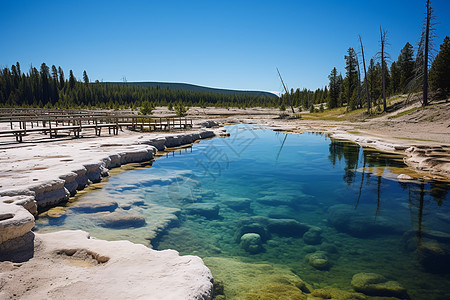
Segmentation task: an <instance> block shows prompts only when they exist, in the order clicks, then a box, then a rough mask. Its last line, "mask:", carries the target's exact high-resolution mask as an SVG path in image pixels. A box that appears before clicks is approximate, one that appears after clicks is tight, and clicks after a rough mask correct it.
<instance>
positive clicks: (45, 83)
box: [40, 63, 53, 104]
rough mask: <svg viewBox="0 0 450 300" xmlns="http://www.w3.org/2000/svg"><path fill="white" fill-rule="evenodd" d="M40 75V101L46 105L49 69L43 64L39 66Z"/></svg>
mask: <svg viewBox="0 0 450 300" xmlns="http://www.w3.org/2000/svg"><path fill="white" fill-rule="evenodd" d="M40 75H41V87H42V101H43V102H44V103H47V102H49V99H50V86H49V77H50V72H49V67H48V66H47V65H46V64H45V63H42V64H41V71H40ZM52 104H53V103H52Z"/></svg>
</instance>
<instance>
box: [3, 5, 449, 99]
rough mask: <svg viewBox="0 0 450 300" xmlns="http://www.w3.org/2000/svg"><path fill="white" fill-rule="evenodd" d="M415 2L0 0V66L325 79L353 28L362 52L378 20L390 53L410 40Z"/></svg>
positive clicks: (211, 78)
mask: <svg viewBox="0 0 450 300" xmlns="http://www.w3.org/2000/svg"><path fill="white" fill-rule="evenodd" d="M432 6H433V7H434V9H435V16H436V21H437V22H439V23H440V24H438V25H437V26H436V35H437V38H436V40H435V44H436V48H437V49H438V48H439V45H440V44H441V43H442V41H443V38H444V37H445V36H446V35H450V1H449V0H434V1H433V0H432ZM424 12H425V0H410V1H409V0H370V1H366V0H364V1H356V0H354V1H345V0H342V1H331V0H330V1H325V0H323V1H320V0H317V1H314V0H313V1H301V0H298V1H243V0H241V1H234V0H233V1H228V0H227V1H213V0H211V1H195V0H192V1H187V0H184V1H170V0H169V1H163V0H159V1H96V0H90V1H61V0H59V1H35V0H32V1H21V0H0V41H1V42H0V66H1V67H10V66H11V64H14V63H15V62H16V61H19V62H20V63H21V66H22V69H23V70H26V71H28V69H29V66H30V64H33V66H36V67H39V66H40V64H41V63H42V62H46V63H47V64H48V65H49V66H51V65H53V64H54V65H56V66H61V67H62V68H63V69H64V71H65V73H66V76H67V75H68V73H69V69H72V70H73V71H74V74H75V76H76V77H77V78H81V77H82V72H83V70H86V71H87V73H88V75H89V78H90V79H91V81H94V80H96V79H98V80H100V81H101V80H103V81H121V80H122V78H123V77H124V76H125V77H126V78H127V80H128V81H166V82H187V83H193V84H199V85H205V86H211V87H220V88H232V89H245V90H268V91H281V89H282V87H281V84H280V82H279V79H278V75H277V73H276V67H278V68H279V69H280V71H281V73H282V75H283V77H284V79H285V81H286V83H287V85H288V87H289V88H297V87H300V88H309V89H316V88H318V87H323V86H324V85H326V84H328V78H327V76H328V74H329V73H330V71H331V69H332V68H333V67H334V66H335V67H337V68H338V70H339V71H340V72H342V73H343V74H344V73H345V69H344V66H345V62H344V55H345V54H346V51H347V49H348V48H349V47H354V48H355V49H356V50H357V51H359V44H358V34H361V36H362V38H363V42H364V43H365V48H366V58H367V59H369V58H371V57H372V56H374V55H375V54H376V52H377V51H378V45H379V43H378V40H379V27H380V25H381V26H383V28H385V29H386V30H387V31H388V35H387V37H388V41H389V43H390V46H389V47H388V52H389V53H390V54H391V56H392V59H394V60H396V59H397V57H398V55H399V53H400V50H401V48H402V47H403V46H404V45H405V43H406V42H410V43H411V44H413V45H414V46H416V44H417V41H418V39H419V36H420V32H421V26H422V20H423V17H424Z"/></svg>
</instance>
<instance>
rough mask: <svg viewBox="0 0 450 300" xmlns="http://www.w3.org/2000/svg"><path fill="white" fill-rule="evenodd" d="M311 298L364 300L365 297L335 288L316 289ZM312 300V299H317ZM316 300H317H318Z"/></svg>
mask: <svg viewBox="0 0 450 300" xmlns="http://www.w3.org/2000/svg"><path fill="white" fill-rule="evenodd" d="M311 296H313V297H317V298H318V299H340V300H366V299H367V296H365V295H364V294H360V293H355V292H348V291H343V290H340V289H336V288H323V289H316V290H314V291H312V292H311ZM317 298H312V299H317ZM318 299H317V300H318Z"/></svg>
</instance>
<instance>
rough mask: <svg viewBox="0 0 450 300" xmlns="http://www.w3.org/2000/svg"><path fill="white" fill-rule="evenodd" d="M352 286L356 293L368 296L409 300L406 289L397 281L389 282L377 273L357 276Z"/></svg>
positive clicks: (354, 277) (354, 276)
mask: <svg viewBox="0 0 450 300" xmlns="http://www.w3.org/2000/svg"><path fill="white" fill-rule="evenodd" d="M351 285H352V287H353V289H354V290H355V291H357V292H361V293H364V294H366V295H368V296H381V297H397V298H401V299H409V296H408V293H407V291H406V289H405V288H404V287H402V286H401V285H400V284H399V283H398V282H397V281H388V280H387V279H386V278H385V277H384V276H382V275H380V274H376V273H358V274H355V275H353V278H352V282H351Z"/></svg>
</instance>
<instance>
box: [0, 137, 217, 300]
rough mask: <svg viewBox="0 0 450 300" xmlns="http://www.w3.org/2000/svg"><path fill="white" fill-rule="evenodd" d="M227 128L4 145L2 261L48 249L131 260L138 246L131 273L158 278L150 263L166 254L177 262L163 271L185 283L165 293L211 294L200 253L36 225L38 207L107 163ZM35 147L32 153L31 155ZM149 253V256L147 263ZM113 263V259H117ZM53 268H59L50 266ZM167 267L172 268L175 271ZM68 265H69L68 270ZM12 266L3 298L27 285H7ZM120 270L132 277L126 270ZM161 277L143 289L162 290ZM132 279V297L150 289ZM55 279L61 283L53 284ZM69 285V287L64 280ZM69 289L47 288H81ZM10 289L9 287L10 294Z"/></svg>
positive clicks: (65, 194)
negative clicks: (45, 229)
mask: <svg viewBox="0 0 450 300" xmlns="http://www.w3.org/2000/svg"><path fill="white" fill-rule="evenodd" d="M224 134H225V133H224V130H215V131H214V130H194V131H190V132H186V133H182V134H161V135H157V136H155V135H154V134H148V135H142V134H139V135H137V134H131V135H128V136H124V137H122V138H120V137H119V138H117V137H104V138H102V139H94V140H92V141H87V140H86V141H82V140H83V139H78V140H72V141H70V143H67V142H62V143H56V144H47V145H39V144H28V145H25V146H22V147H20V148H19V149H14V150H11V149H8V150H6V151H2V152H4V153H5V154H6V155H7V162H8V163H7V164H6V163H5V164H3V170H2V171H3V172H2V173H4V174H8V173H9V174H8V175H9V176H8V177H7V178H6V176H5V178H3V179H2V186H0V258H1V259H0V262H2V261H3V263H1V264H4V267H5V268H6V269H10V270H11V271H14V270H15V269H17V268H18V266H22V264H21V262H24V261H28V260H29V261H28V262H27V263H26V264H23V266H25V265H27V268H29V266H30V265H32V264H35V263H38V262H39V261H41V263H42V260H43V259H44V261H45V259H48V258H49V257H51V258H52V259H54V258H55V257H56V256H57V257H59V258H60V257H61V255H65V256H64V257H65V259H63V260H61V261H62V262H61V263H60V265H61V266H65V265H66V264H67V261H69V264H70V261H71V260H73V256H74V254H77V253H78V254H79V253H82V254H80V255H81V256H82V257H81V258H79V259H78V260H77V262H80V261H82V262H84V263H85V262H94V263H95V261H97V262H96V263H95V265H97V264H103V263H104V262H105V261H103V262H102V260H104V259H103V258H102V257H107V260H108V261H111V259H116V260H117V261H118V264H126V261H128V260H130V257H128V258H127V259H126V260H123V259H121V256H123V257H126V256H130V255H131V254H132V253H133V252H135V251H137V252H140V254H139V255H137V256H136V257H134V258H132V259H131V260H132V263H131V264H135V268H131V269H130V270H129V271H128V273H130V274H129V275H131V273H132V272H136V271H139V272H144V273H148V274H147V275H148V276H150V275H151V274H153V277H157V278H159V277H160V276H159V275H158V274H154V273H155V271H154V270H152V268H150V264H155V261H160V262H161V263H162V264H168V263H169V264H172V267H170V268H167V270H165V271H164V272H166V273H170V275H169V274H168V275H166V276H170V277H173V278H174V279H175V278H177V277H179V278H178V279H177V280H175V281H177V284H176V285H177V286H178V287H179V288H173V286H171V288H170V292H169V289H167V290H165V291H163V292H164V293H173V294H174V297H175V298H177V297H176V296H175V295H183V297H185V296H186V295H189V296H188V298H189V299H210V298H211V293H212V275H211V273H210V272H209V270H208V269H207V268H206V267H205V265H204V264H203V262H202V261H201V259H200V258H198V257H185V256H183V257H181V256H179V255H178V253H177V252H176V251H162V252H159V251H155V250H152V249H150V248H147V247H145V246H142V245H137V244H133V243H131V242H124V241H121V242H107V241H100V240H95V239H92V238H90V237H89V234H88V233H85V232H82V231H62V232H57V233H51V234H38V233H33V232H32V231H31V230H32V228H33V226H34V216H36V215H37V212H38V210H40V209H45V208H48V207H51V206H55V205H57V204H59V203H63V202H65V201H67V200H68V199H69V197H70V196H73V195H75V194H76V193H77V191H79V190H82V189H84V188H85V187H86V186H88V185H89V184H91V183H96V182H100V181H101V180H102V178H103V177H105V176H108V175H109V170H110V169H112V168H116V167H120V166H122V165H125V164H129V163H139V162H146V161H151V160H153V158H154V156H155V154H156V153H157V152H158V151H162V150H164V149H166V148H173V147H179V146H183V145H187V144H192V143H194V142H195V141H197V140H200V139H206V138H212V137H214V136H220V135H224ZM30 153H32V154H33V155H34V156H33V157H30ZM26 158H28V159H26ZM44 165H45V166H44ZM75 241H77V242H75ZM124 243H127V245H124ZM119 244H120V245H119ZM116 248H117V249H118V248H120V249H121V250H120V251H119V253H116V252H111V251H108V249H116ZM143 248H145V249H143ZM93 249H95V250H93ZM106 252H109V254H104V253H106ZM61 253H62V254H61ZM86 253H87V254H86ZM165 254H167V256H166V255H165ZM75 256H77V255H75ZM78 256H79V255H78ZM99 257H100V258H99ZM155 257H157V258H155ZM31 258H33V259H31ZM30 259H31V260H30ZM105 259H106V258H105ZM146 260H148V261H149V264H147V266H146V263H145V261H146ZM31 261H34V263H31V264H30V262H31ZM178 261H179V262H178ZM183 261H184V262H183ZM150 262H151V263H150ZM17 263H19V264H17ZM107 265H111V263H109V264H107ZM105 266H106V265H105ZM147 267H149V268H147ZM22 268H23V267H22ZM109 268H111V267H105V269H109ZM23 269H26V268H23ZM52 269H55V268H53V267H52ZM57 269H59V268H57ZM153 269H154V268H153ZM169 269H171V270H170V271H169ZM62 270H64V268H61V269H60V270H58V271H56V270H54V273H55V275H52V276H51V277H52V278H53V280H54V281H55V282H56V277H58V273H60V272H61V271H62ZM72 271H73V270H72ZM104 271H105V270H103V271H102V272H104ZM62 272H67V270H65V271H62ZM164 272H163V273H164ZM13 274H14V272H12V273H10V274H7V273H1V272H0V279H2V282H3V280H5V281H6V283H5V285H6V286H10V289H8V288H6V289H2V291H0V296H2V298H3V296H5V298H11V297H12V298H14V295H16V294H15V293H14V290H15V289H17V291H20V290H21V288H19V287H18V286H14V287H13V286H11V285H10V284H9V285H8V282H9V283H10V282H11V281H10V280H6V279H5V278H4V276H13ZM90 274H91V273H90ZM177 274H178V275H177ZM181 274H184V275H181ZM186 274H188V275H186ZM195 274H197V275H195ZM22 276H23V274H22ZM61 276H62V275H61ZM116 276H119V275H116ZM120 276H125V277H127V276H126V274H123V273H122V274H120ZM148 276H143V277H142V278H141V279H140V282H141V283H142V285H145V282H148V281H147V280H148ZM150 277H151V276H150ZM191 277H192V278H191ZM117 281H119V280H117ZM159 281H160V283H159V284H157V285H156V286H153V285H149V287H147V288H146V289H143V291H142V293H144V291H147V292H148V294H147V295H152V293H153V292H152V289H153V290H158V289H159V288H160V286H163V285H164V284H163V282H164V280H159ZM138 282H139V280H138ZM167 282H172V279H171V280H170V281H166V285H167ZM72 284H73V282H72ZM102 284H103V283H102ZM111 284H112V283H111ZM114 284H115V283H114ZM2 285H3V283H2ZM133 285H136V287H134V288H132V289H131V290H130V289H128V291H129V294H127V297H129V296H130V295H133V293H132V291H136V293H137V294H136V295H139V297H142V296H143V295H145V293H144V294H140V292H139V293H138V291H139V289H141V290H142V288H138V285H139V283H138V284H136V281H134V280H133ZM55 286H59V285H58V284H55ZM88 286H89V285H88ZM60 288H62V287H60ZM111 288H112V287H111ZM64 289H66V288H65V287H64ZM64 289H63V290H61V291H58V288H56V287H51V288H50V287H48V291H47V292H48V294H47V295H49V294H52V295H55V296H56V295H59V296H63V295H65V296H67V295H71V296H72V297H74V296H75V295H76V293H72V294H70V292H68V291H64ZM83 289H84V287H83ZM40 290H42V289H40ZM113 290H115V288H114V289H113ZM188 290H189V291H188ZM8 291H9V292H10V294H8ZM5 293H6V294H5ZM61 293H62V294H61ZM32 294H33V293H28V291H23V294H21V295H20V298H27V297H28V298H32V297H33V296H32ZM112 295H113V294H112ZM16 296H19V295H16ZM103 297H105V296H103ZM152 297H154V296H152ZM133 298H134V297H133ZM144 298H145V297H144ZM155 299H156V298H155Z"/></svg>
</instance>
